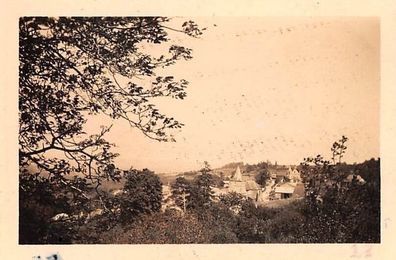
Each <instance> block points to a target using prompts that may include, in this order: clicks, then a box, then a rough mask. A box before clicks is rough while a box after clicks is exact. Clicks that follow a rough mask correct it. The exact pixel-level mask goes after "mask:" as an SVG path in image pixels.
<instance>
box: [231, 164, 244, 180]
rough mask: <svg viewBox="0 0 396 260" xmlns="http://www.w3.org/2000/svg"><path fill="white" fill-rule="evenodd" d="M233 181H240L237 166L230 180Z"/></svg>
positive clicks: (239, 172)
mask: <svg viewBox="0 0 396 260" xmlns="http://www.w3.org/2000/svg"><path fill="white" fill-rule="evenodd" d="M231 179H232V180H234V181H242V174H241V169H240V168H239V166H238V167H237V168H236V170H235V173H234V175H233V176H232V178H231Z"/></svg>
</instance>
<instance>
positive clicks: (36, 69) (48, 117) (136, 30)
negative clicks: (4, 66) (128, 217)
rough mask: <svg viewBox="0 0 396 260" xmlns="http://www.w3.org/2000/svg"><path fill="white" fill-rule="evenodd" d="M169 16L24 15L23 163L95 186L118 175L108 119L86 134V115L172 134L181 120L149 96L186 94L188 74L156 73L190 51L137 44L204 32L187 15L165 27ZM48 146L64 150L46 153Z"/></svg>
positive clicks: (161, 137)
mask: <svg viewBox="0 0 396 260" xmlns="http://www.w3.org/2000/svg"><path fill="white" fill-rule="evenodd" d="M168 22H169V19H168V18H165V17H57V18H51V17H23V18H21V19H20V21H19V32H20V33H19V64H20V66H19V126H20V127H19V157H20V167H21V169H22V168H28V167H30V166H31V165H34V166H35V167H36V168H37V169H38V170H40V171H46V172H47V173H49V174H50V175H56V176H57V178H62V181H64V182H67V178H63V176H64V175H67V174H69V173H71V172H78V173H80V174H82V175H83V176H84V177H85V178H86V179H87V180H88V181H89V183H91V184H94V185H100V183H101V180H103V179H111V180H119V178H120V171H119V170H118V169H117V168H116V167H115V165H114V164H113V160H114V158H115V157H116V156H117V154H115V153H113V152H111V147H112V146H113V145H112V144H110V143H109V142H107V141H106V140H105V139H104V135H105V134H106V133H107V132H108V131H109V130H110V128H111V126H110V127H103V128H102V130H101V131H100V133H98V134H96V135H91V136H87V135H86V134H85V133H84V131H83V126H84V124H85V123H86V122H87V115H89V114H90V115H98V114H104V115H107V116H109V117H110V118H113V119H123V120H126V121H127V122H128V123H129V124H130V125H131V126H132V127H135V128H137V129H139V130H141V132H142V133H143V134H144V135H146V136H147V137H149V138H152V139H155V140H158V141H172V140H174V139H173V137H172V135H171V133H170V132H169V129H175V128H180V127H181V126H182V123H180V122H178V121H177V120H175V119H174V118H172V117H168V116H166V115H164V114H162V113H161V112H160V111H159V110H158V109H157V108H156V107H155V105H154V104H153V103H152V102H151V100H152V99H153V98H155V97H163V96H166V97H170V98H174V99H183V98H184V97H185V96H186V91H185V89H186V87H187V85H188V82H187V81H186V80H184V79H180V80H177V79H175V78H174V77H173V76H171V75H158V70H159V69H161V68H164V67H167V66H170V65H172V64H175V63H176V62H177V61H179V60H182V59H183V60H189V59H191V58H192V56H191V53H192V50H191V49H189V48H186V47H183V46H177V45H170V44H168V45H170V46H168V53H167V54H166V53H165V54H163V55H161V56H159V57H154V56H152V55H150V54H149V53H146V52H145V51H144V48H142V47H143V45H144V44H146V45H147V44H151V45H153V46H156V45H160V44H165V43H166V42H167V41H168V33H167V31H169V30H176V31H179V32H181V33H185V34H187V35H190V36H193V37H198V36H199V35H200V34H201V33H202V32H201V31H200V30H199V28H198V27H197V25H196V24H195V23H194V22H192V21H188V22H186V23H185V24H183V26H182V29H181V30H178V29H174V28H171V27H168V26H167V24H168ZM49 152H58V153H57V154H59V153H61V154H63V156H61V158H56V157H55V156H52V157H51V156H49ZM52 154H54V153H52ZM57 157H59V156H57ZM69 182H71V181H69ZM69 184H70V185H73V184H72V183H69Z"/></svg>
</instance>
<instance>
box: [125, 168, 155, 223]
mask: <svg viewBox="0 0 396 260" xmlns="http://www.w3.org/2000/svg"><path fill="white" fill-rule="evenodd" d="M125 177H126V182H125V185H124V193H123V194H122V197H121V199H120V200H121V220H122V221H125V222H131V221H133V220H134V218H136V216H138V215H140V214H150V213H154V212H158V211H159V210H160V209H161V201H162V183H161V181H160V179H159V177H158V176H157V175H155V174H154V172H152V171H149V170H147V169H144V170H143V171H141V172H140V171H137V170H130V171H129V172H128V173H127V174H126V176H125Z"/></svg>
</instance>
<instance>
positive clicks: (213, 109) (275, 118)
mask: <svg viewBox="0 0 396 260" xmlns="http://www.w3.org/2000/svg"><path fill="white" fill-rule="evenodd" d="M189 19H190V18H175V19H174V20H173V22H172V23H174V24H175V25H178V24H181V23H182V22H183V21H185V20H189ZM192 20H194V21H196V22H197V23H198V24H199V25H200V26H201V27H208V29H207V30H206V31H205V32H204V34H203V35H202V37H201V38H200V39H194V38H188V37H186V36H185V35H183V34H179V33H173V32H172V33H170V38H172V39H173V40H174V41H173V42H175V43H178V44H180V45H183V46H186V47H189V48H192V49H193V56H194V58H193V59H192V60H190V61H181V62H179V63H178V64H176V65H174V66H173V67H172V68H169V69H168V70H167V71H166V72H164V74H163V75H165V74H169V75H174V76H175V77H176V78H184V79H186V80H188V81H189V82H190V85H189V87H188V89H187V98H186V99H185V100H173V99H168V98H166V99H165V98H161V99H158V100H156V102H155V103H157V104H158V107H159V108H160V110H161V111H163V112H165V113H166V114H167V115H170V116H172V117H174V118H176V119H177V120H179V121H180V122H182V123H184V124H185V126H184V127H183V128H182V129H181V131H180V132H175V138H176V140H177V142H175V143H163V142H157V141H154V140H150V139H148V138H147V137H145V136H144V135H143V134H141V133H140V132H139V131H138V130H136V129H133V128H130V127H129V126H128V125H127V123H126V122H123V121H118V120H117V121H115V122H114V126H113V128H112V132H111V133H110V134H109V135H108V136H107V139H108V140H109V141H112V142H114V143H116V145H117V147H116V149H115V151H117V152H118V153H120V157H119V158H117V160H116V162H117V165H118V166H119V167H121V168H129V167H131V166H133V167H134V168H138V169H141V168H149V169H151V170H154V171H156V172H157V173H161V172H180V171H187V170H195V169H199V168H201V167H202V163H203V161H205V160H206V161H208V162H209V163H210V164H211V165H212V167H220V166H222V165H224V164H226V163H229V162H236V161H243V162H245V163H257V162H260V161H266V160H270V161H272V162H275V161H277V162H278V164H299V163H300V162H301V161H302V160H303V158H304V157H307V156H314V155H316V154H323V155H325V156H327V157H328V158H329V156H330V147H331V145H332V143H333V142H334V141H336V140H338V139H339V138H340V137H341V136H342V135H345V136H347V137H348V138H349V141H348V142H347V146H348V150H347V153H346V155H345V160H346V161H347V162H361V161H364V160H366V159H370V158H371V157H379V94H380V66H379V55H380V54H379V40H380V36H379V20H377V19H375V18H331V17H327V18H262V17H250V18H248V17H233V18H219V17H210V18H192ZM157 52H159V51H158V50H157ZM153 53H155V51H154V52H153ZM158 74H161V73H160V72H159V73H158ZM109 122H110V121H109ZM106 123H108V122H105V121H101V122H100V124H106ZM95 127H97V124H96V123H92V124H91V125H90V126H89V128H92V129H97V128H95Z"/></svg>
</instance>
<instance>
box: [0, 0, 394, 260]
mask: <svg viewBox="0 0 396 260" xmlns="http://www.w3.org/2000/svg"><path fill="white" fill-rule="evenodd" d="M2 10H3V12H2V18H1V28H2V32H3V41H2V47H3V48H2V54H1V66H2V75H1V79H2V81H1V83H2V84H1V92H0V93H1V104H0V108H1V110H0V111H1V116H2V119H3V120H2V121H3V127H2V130H0V138H1V139H0V142H1V151H0V154H1V158H2V159H1V160H0V169H1V172H2V174H1V181H0V198H1V200H0V206H1V210H0V226H1V229H0V243H1V246H0V248H1V250H0V256H1V257H3V258H5V259H34V257H36V256H39V255H40V256H41V257H42V258H45V257H49V256H51V255H52V254H58V255H59V256H60V258H61V259H85V258H95V259H132V258H138V259H140V258H144V259H158V258H164V259H171V258H172V259H173V258H176V259H190V258H192V259H219V258H228V259H249V258H251V259H264V258H266V259H267V258H271V257H272V258H275V257H276V258H279V259H289V258H303V259H333V258H339V259H349V258H358V259H360V258H372V259H392V255H394V253H395V252H394V249H393V247H392V245H393V244H394V242H395V238H394V234H395V220H394V217H393V216H394V210H393V205H394V204H395V199H394V191H395V188H394V185H393V184H394V183H395V181H396V177H395V176H394V174H393V172H395V170H396V167H395V166H394V164H393V158H395V155H396V154H395V152H394V149H393V147H394V144H395V129H396V120H395V118H396V115H395V111H396V107H395V106H396V105H395V102H394V97H396V88H395V87H394V82H396V78H395V77H396V76H395V75H396V71H395V70H396V69H395V68H396V66H395V65H396V64H395V57H396V47H395V44H394V42H395V41H396V36H394V35H396V34H395V33H394V29H395V28H396V18H395V16H394V14H395V11H396V6H395V4H394V3H393V2H392V1H381V2H380V3H374V2H370V1H348V2H343V1H309V2H306V1H304V2H302V1H256V0H252V1H166V2H165V1H144V2H139V1H85V2H84V3H80V2H79V1H56V2H51V1H15V2H12V1H7V2H6V3H5V4H4V5H3V9H2ZM94 15H97V16H143V15H161V16H171V17H173V16H176V17H186V18H187V19H189V18H190V17H191V18H192V19H194V17H196V18H197V19H196V20H198V21H204V22H207V21H209V22H211V21H224V20H225V21H227V20H230V21H231V23H232V22H235V23H236V24H235V26H236V27H237V26H238V25H237V23H238V19H236V18H237V17H238V18H239V19H245V20H246V19H248V18H249V17H252V20H253V21H260V19H262V21H266V22H268V21H277V22H275V24H276V25H277V26H278V25H279V20H280V21H289V20H293V19H297V20H298V19H300V20H298V21H299V22H300V21H304V19H305V20H308V21H312V19H313V20H314V19H318V20H319V21H325V20H326V19H328V20H331V21H337V20H339V21H348V19H352V20H353V19H354V18H361V19H362V21H374V24H377V25H379V27H380V41H379V42H377V44H378V43H379V45H380V46H377V49H379V55H380V67H379V68H378V67H377V69H379V70H380V72H379V73H380V85H381V86H380V91H379V92H378V91H374V92H373V93H371V94H372V96H370V97H367V98H368V99H370V100H376V102H378V105H379V107H380V109H379V110H380V116H379V118H378V117H376V115H375V111H374V112H373V114H374V115H373V114H370V113H369V114H370V116H368V117H364V118H362V119H361V121H362V122H363V123H364V121H365V120H367V121H370V120H371V121H373V122H374V121H378V120H379V129H378V128H377V127H375V126H376V125H377V124H376V123H373V126H372V127H373V129H371V130H372V131H371V132H370V131H368V132H367V133H368V134H373V138H374V139H376V137H375V136H376V135H378V134H379V136H380V137H379V140H377V141H376V142H374V143H377V144H378V142H379V148H378V145H377V146H376V145H374V147H370V148H369V149H368V150H370V149H371V150H372V151H374V154H375V153H376V152H377V153H378V151H376V149H377V150H378V149H380V151H379V154H380V157H381V161H382V163H381V164H382V166H381V199H382V201H381V243H380V244H309V245H308V244H270V245H268V244H232V245H62V246H57V245H18V174H17V171H18V152H17V151H18V135H17V133H18V102H17V101H18V19H19V17H21V16H94ZM338 17H339V18H338ZM211 19H212V20H211ZM293 21H294V20H293ZM281 23H282V22H281ZM246 24H249V23H248V22H247V23H246ZM307 24H309V23H307ZM250 25H251V26H253V27H254V25H253V24H252V23H250ZM308 26H310V25H308ZM362 26H365V24H364V23H362ZM374 27H375V26H374ZM276 28H277V30H278V27H276ZM282 28H283V27H282ZM250 29H251V28H250ZM283 29H284V30H285V32H283V31H282V32H280V31H279V35H281V34H282V33H286V32H287V26H285V27H284V28H283ZM373 30H374V31H375V29H373ZM246 31H248V30H246ZM250 31H251V30H250ZM239 32H240V33H241V34H243V33H244V29H243V28H239ZM277 33H278V32H277ZM374 33H379V32H378V31H377V32H374ZM300 37H303V36H300ZM218 40H227V39H218ZM250 40H252V41H254V39H250ZM291 40H293V39H291ZM323 40H325V39H323ZM333 40H334V39H333ZM224 44H225V45H227V44H230V45H231V43H227V42H224ZM289 45H292V44H291V43H289ZM236 47H237V45H236ZM207 48H208V52H213V55H215V54H216V51H219V50H212V49H210V48H211V46H207ZM250 51H252V50H250ZM332 55H336V54H334V53H329V61H330V60H331V58H332V57H333V56H332ZM229 62H234V61H233V59H232V58H230V60H229ZM274 62H275V60H274ZM323 62H324V61H323ZM364 62H367V63H369V62H370V59H366V60H364ZM374 62H375V61H374ZM203 65H208V66H210V64H203ZM372 65H373V64H364V63H362V64H361V65H360V66H362V67H365V66H367V67H368V68H369V69H368V70H370V68H371V67H370V66H372ZM196 66H198V67H199V64H198V65H196ZM297 66H298V65H297ZM373 67H375V66H373ZM256 69H257V68H256ZM284 70H285V71H286V72H289V73H293V65H291V66H290V67H287V68H286V67H284ZM312 70H313V73H315V68H314V67H313V68H312ZM340 70H342V68H340ZM361 71H363V72H364V69H363V70H361ZM186 73H187V74H194V73H193V72H191V71H188V72H186ZM213 73H214V74H216V73H217V74H221V76H227V75H231V74H234V73H236V72H235V71H227V68H223V69H219V70H217V71H216V69H214V72H213ZM209 76H210V75H209ZM212 76H213V75H212ZM217 76H218V75H217ZM186 78H188V76H186ZM214 78H216V75H214ZM209 79H213V77H212V78H210V77H209ZM219 83H221V80H219ZM357 91H358V90H357ZM250 94H252V93H250ZM284 94H285V95H286V94H287V93H284ZM248 95H249V93H248ZM235 102H236V104H237V101H235ZM224 104H227V102H225V103H224ZM229 105H231V104H229ZM223 109H235V108H232V107H230V108H227V107H225V106H224V107H223ZM376 109H378V108H375V106H374V108H373V110H376ZM365 111H370V109H369V108H366V110H365ZM187 112H188V111H187ZM204 112H205V111H204ZM242 112H243V111H242ZM324 113H326V111H324ZM251 118H253V116H251ZM246 120H249V115H247V116H246ZM371 121H370V122H371ZM296 124H297V122H296ZM256 125H257V126H258V129H261V128H263V127H264V125H261V123H260V122H257V123H256ZM367 125H368V126H370V123H368V124H362V126H364V127H366V126H367ZM359 126H360V125H359ZM227 127H228V126H227ZM229 127H232V126H229ZM244 130H245V129H239V131H241V132H244ZM357 131H358V130H357ZM246 133H247V131H246ZM247 135H249V134H247ZM377 139H378V138H377ZM246 140H247V139H246ZM246 140H245V141H242V142H246ZM142 142H144V141H142ZM219 143H221V142H220V141H217V143H216V140H215V141H214V144H211V143H208V144H207V145H208V146H207V147H206V148H208V149H211V145H213V148H214V147H215V145H219ZM370 144H372V143H370ZM237 145H239V144H237ZM360 148H361V149H364V148H363V147H360ZM202 149H203V148H202ZM155 152H156V151H155V150H154V151H152V150H151V153H150V150H147V151H146V152H145V154H144V155H142V158H141V160H140V161H139V160H137V163H142V165H144V164H150V163H155V162H151V161H150V158H151V157H150V156H153V153H155ZM174 152H175V153H179V154H178V155H180V156H183V153H182V152H180V151H177V150H174ZM197 156H198V154H197ZM213 156H216V155H215V154H213ZM233 156H235V159H236V160H238V159H242V160H243V158H239V157H238V155H237V154H235V155H234V154H233V155H230V158H233ZM367 156H368V157H369V156H371V154H368V155H367ZM163 158H166V156H165V154H164V155H163ZM293 159H294V158H293ZM367 159H369V158H367ZM168 160H172V158H170V159H169V158H168ZM284 160H286V161H287V158H285V159H284ZM186 161H188V160H186ZM219 163H220V162H219ZM220 164H221V163H220ZM138 166H139V167H140V165H138ZM190 166H191V165H183V164H180V167H185V168H184V169H185V170H187V169H188V168H189V167H190ZM158 170H159V171H161V170H164V171H172V170H174V169H168V168H166V160H165V163H164V165H158Z"/></svg>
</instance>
